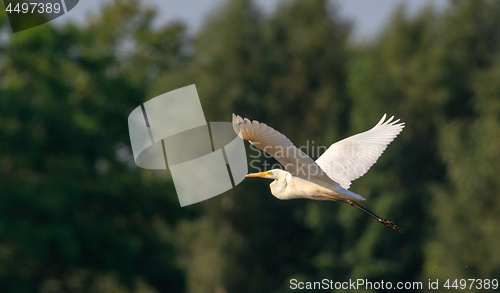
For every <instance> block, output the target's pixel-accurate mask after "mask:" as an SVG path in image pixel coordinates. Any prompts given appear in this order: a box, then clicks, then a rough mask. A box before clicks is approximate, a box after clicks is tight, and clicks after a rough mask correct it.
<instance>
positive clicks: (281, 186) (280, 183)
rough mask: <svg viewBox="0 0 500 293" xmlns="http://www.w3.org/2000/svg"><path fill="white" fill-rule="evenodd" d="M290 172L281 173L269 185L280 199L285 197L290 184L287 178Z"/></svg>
mask: <svg viewBox="0 0 500 293" xmlns="http://www.w3.org/2000/svg"><path fill="white" fill-rule="evenodd" d="M289 174H290V173H288V172H283V175H280V176H279V177H278V178H277V179H275V180H274V181H273V182H271V184H270V185H269V186H270V187H271V193H272V194H273V195H274V196H275V197H277V198H279V199H284V198H283V197H284V193H285V189H286V187H287V185H288V182H287V178H288V175H289Z"/></svg>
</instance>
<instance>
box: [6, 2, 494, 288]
mask: <svg viewBox="0 0 500 293" xmlns="http://www.w3.org/2000/svg"><path fill="white" fill-rule="evenodd" d="M0 10H1V11H2V12H1V13H0V36H1V37H0V292H2V293H3V292H8V293H10V292H16V293H18V292H106V293H115V292H116V293H118V292H119V293H121V292H141V293H146V292H147V293H149V292H276V293H278V292H289V291H292V290H290V289H289V282H290V279H291V278H296V279H299V280H302V281H321V279H323V278H328V279H332V280H334V281H346V280H349V279H369V280H370V281H373V282H375V281H380V280H384V281H385V282H388V281H391V282H399V281H403V282H406V281H410V282H413V281H422V282H423V284H424V290H423V291H426V289H427V288H428V287H427V283H428V280H429V279H432V280H435V279H439V280H440V283H441V284H443V283H444V281H445V280H446V279H453V280H454V279H461V278H465V279H467V278H481V279H486V278H489V279H493V278H497V279H499V278H500V248H499V245H498V244H499V243H500V199H499V197H498V194H499V193H500V181H499V180H498V178H499V175H498V174H500V98H499V97H500V60H499V57H500V2H498V1H494V0H454V1H451V2H450V4H449V6H448V7H447V8H446V9H444V10H442V11H436V10H435V9H433V8H432V7H427V8H425V9H423V10H422V11H420V12H419V13H418V14H417V15H416V16H414V17H409V16H408V15H407V13H406V10H405V9H404V7H402V8H401V9H399V10H398V11H397V12H396V13H395V14H394V15H393V16H392V19H391V21H390V22H389V23H388V25H387V26H386V27H385V28H384V30H383V31H382V32H381V33H380V34H379V35H378V36H376V37H374V38H373V39H372V40H369V41H368V40H366V41H363V42H359V41H358V42H356V41H353V40H352V38H350V36H351V26H352V24H351V23H350V21H349V20H348V19H343V18H342V17H340V15H339V14H338V12H337V6H336V5H335V3H332V2H329V1H326V0H311V1H299V0H294V1H283V3H282V4H281V5H280V6H279V7H278V8H277V9H276V11H275V12H274V13H272V14H271V15H265V14H263V13H262V12H261V11H259V10H258V9H257V7H256V6H255V4H254V3H253V2H252V1H250V0H232V1H228V2H227V3H225V4H224V5H223V6H221V7H219V8H218V9H217V10H216V11H213V13H212V14H211V15H210V16H209V17H208V18H207V20H206V22H205V24H204V26H203V28H202V29H201V30H200V31H199V32H198V33H196V35H189V34H187V32H186V28H185V26H184V25H183V24H181V23H170V24H166V25H163V26H153V25H152V21H153V20H154V17H155V13H154V10H152V9H151V8H147V7H146V6H145V5H143V3H141V2H140V1H135V0H123V1H119V0H117V1H114V2H111V3H109V4H106V5H103V6H102V9H101V11H100V12H99V14H97V15H93V16H90V17H89V18H88V19H87V22H86V23H85V24H84V25H75V24H69V25H65V26H63V27H54V26H51V25H50V24H46V25H42V26H39V27H36V28H33V29H30V30H27V31H24V32H20V33H17V34H14V35H12V34H11V33H10V31H9V25H8V21H7V16H6V13H5V12H4V11H5V9H3V7H2V9H0ZM193 83H194V84H196V86H197V89H198V92H199V95H200V98H201V100H202V105H203V108H204V111H205V115H206V118H207V120H208V121H229V120H230V117H231V113H233V112H234V113H238V114H240V115H242V116H244V117H249V118H251V119H256V120H260V121H263V122H266V123H267V124H269V125H272V126H273V127H275V128H276V129H278V130H280V131H281V132H282V133H284V134H285V135H287V136H288V137H289V138H290V139H291V140H292V141H294V142H295V144H296V145H305V144H306V141H307V140H309V141H311V140H314V143H315V145H316V146H321V145H324V146H328V145H330V144H331V143H333V142H335V141H337V140H339V139H342V138H344V137H346V136H349V135H352V134H354V133H357V132H361V131H364V130H367V129H369V128H371V127H372V126H373V125H374V124H375V123H376V122H377V121H378V119H380V117H381V116H382V115H383V114H384V113H388V114H391V115H392V114H394V115H395V116H396V117H397V118H401V120H402V121H404V122H406V128H405V129H404V131H403V132H402V133H401V135H400V136H399V137H398V138H397V139H396V140H395V142H393V143H392V144H391V145H390V146H389V147H388V149H387V151H386V153H385V154H384V155H383V156H382V157H381V158H380V160H379V161H378V162H377V164H375V165H374V166H373V167H372V169H371V170H370V172H369V173H368V174H367V175H365V176H364V177H362V178H360V179H358V180H356V181H355V182H354V183H353V184H352V186H351V190H353V191H354V192H356V193H359V194H361V195H363V196H364V197H366V198H367V199H368V201H367V202H366V203H365V206H366V207H367V208H368V209H370V210H372V211H374V212H375V213H377V214H379V215H381V216H382V217H384V218H388V219H391V220H394V221H395V222H396V223H397V224H398V225H399V226H400V227H402V228H403V229H404V230H405V231H406V232H405V233H404V234H402V235H400V234H398V233H396V232H394V231H391V230H390V229H387V228H386V227H384V226H383V225H380V224H379V223H377V222H376V221H373V219H371V218H370V217H368V216H367V215H366V214H363V213H361V212H359V211H358V210H356V209H353V208H351V207H349V206H347V205H342V204H338V203H325V202H315V201H307V200H292V201H279V200H277V199H276V198H274V197H272V196H271V195H270V192H269V187H268V183H269V182H265V181H264V180H261V181H259V180H245V181H244V182H243V183H241V184H240V185H238V186H237V187H236V188H234V189H232V190H231V191H228V192H226V193H225V194H223V195H220V196H218V197H215V198H213V199H210V200H208V201H205V202H203V203H200V204H196V205H193V206H189V207H185V208H180V206H179V204H178V200H177V196H176V193H175V188H174V185H173V183H172V181H171V178H170V175H169V172H168V171H166V172H165V171H164V172H156V171H152V170H143V169H139V168H137V167H136V166H135V164H134V162H133V158H132V156H131V151H130V147H129V145H130V143H129V138H128V129H127V117H128V115H129V113H130V112H131V111H132V110H133V109H134V108H135V107H137V105H139V104H141V103H143V102H144V101H146V100H148V99H151V98H153V97H155V96H157V95H159V94H162V93H164V92H166V91H170V90H173V89H176V88H179V87H182V86H186V85H189V84H193ZM251 152H252V151H251V150H249V151H248V153H249V154H251ZM312 155H313V156H314V157H317V156H318V154H312ZM441 289H442V290H443V291H446V290H447V289H443V288H442V286H441ZM428 291H430V290H428ZM433 291H435V290H433ZM470 291H475V290H474V289H473V290H470ZM477 291H481V292H482V290H477Z"/></svg>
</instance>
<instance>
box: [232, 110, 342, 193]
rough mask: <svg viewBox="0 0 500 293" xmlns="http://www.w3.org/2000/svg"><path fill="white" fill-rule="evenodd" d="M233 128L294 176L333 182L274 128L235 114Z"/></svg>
mask: <svg viewBox="0 0 500 293" xmlns="http://www.w3.org/2000/svg"><path fill="white" fill-rule="evenodd" d="M233 128H234V131H235V132H236V134H238V136H239V137H241V138H242V139H245V140H248V141H249V142H250V143H251V144H253V145H254V146H256V147H257V148H259V149H261V150H263V151H265V152H266V153H268V154H269V155H271V156H273V157H274V158H275V159H276V160H278V162H280V163H281V165H283V167H285V169H286V170H287V171H288V172H290V173H291V174H292V175H294V176H298V177H301V178H304V179H306V180H311V179H313V178H317V179H320V180H323V181H325V182H328V183H332V182H333V180H332V179H331V178H330V177H328V175H327V174H325V173H324V172H322V170H321V168H320V167H319V166H318V164H316V162H314V160H313V159H311V158H310V157H309V156H308V155H306V154H305V153H304V152H302V151H301V150H300V149H298V148H297V147H296V146H295V145H294V144H293V143H292V142H291V141H290V139H288V137H286V136H284V135H283V134H281V133H280V132H278V131H276V130H274V129H273V128H272V127H269V126H267V125H266V124H264V123H259V122H258V121H255V120H254V121H253V122H251V121H250V120H248V119H247V118H245V119H243V118H241V117H240V116H236V115H234V114H233ZM333 183H335V184H337V183H336V182H333ZM337 185H338V184H337Z"/></svg>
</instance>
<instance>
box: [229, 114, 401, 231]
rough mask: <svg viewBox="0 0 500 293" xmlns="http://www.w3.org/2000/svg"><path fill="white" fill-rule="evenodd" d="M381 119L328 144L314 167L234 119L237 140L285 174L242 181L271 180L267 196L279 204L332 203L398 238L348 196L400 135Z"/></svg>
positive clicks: (279, 137)
mask: <svg viewBox="0 0 500 293" xmlns="http://www.w3.org/2000/svg"><path fill="white" fill-rule="evenodd" d="M385 118H386V115H385V114H384V116H383V117H382V119H380V121H379V122H378V123H377V125H375V126H374V127H373V128H372V129H370V130H368V131H365V132H362V133H359V134H356V135H353V136H351V137H348V138H346V139H343V140H341V141H339V142H337V143H334V144H332V145H331V146H330V147H329V148H328V149H327V150H326V151H325V152H324V153H323V155H321V156H320V157H319V158H318V159H317V160H316V162H315V161H314V160H313V159H311V158H310V157H309V156H308V155H306V154H305V153H304V152H302V151H301V150H300V149H299V148H297V147H296V146H294V145H293V143H292V142H291V141H290V140H289V139H288V138H287V137H286V136H284V135H283V134H281V133H280V132H278V131H276V130H274V129H273V128H272V127H269V126H267V125H266V124H264V123H259V122H258V121H255V120H254V121H253V122H251V121H250V120H248V119H247V118H245V119H243V118H241V117H240V116H236V115H234V114H233V128H234V131H235V132H236V134H238V136H239V137H241V138H242V139H245V140H248V141H249V142H250V143H251V144H253V145H254V146H256V147H257V148H259V149H261V150H263V151H265V152H266V153H268V154H269V155H271V156H273V157H274V158H275V159H276V160H278V162H280V163H281V164H282V165H283V166H284V167H285V169H286V171H285V170H281V169H273V170H270V171H265V172H259V173H252V174H248V175H246V177H262V178H269V179H274V181H273V182H272V183H271V185H270V186H271V193H272V194H273V195H274V196H275V197H277V198H279V199H282V200H287V199H293V198H308V199H314V200H332V201H341V202H344V203H347V204H349V205H351V206H353V207H356V208H358V209H360V210H362V211H364V212H365V213H367V214H369V215H370V216H372V217H373V218H375V219H377V220H378V221H379V222H381V223H382V224H384V225H386V226H387V227H389V228H392V229H394V230H396V231H399V232H401V233H402V232H403V230H402V229H401V228H399V227H398V226H396V224H394V222H392V221H388V220H385V219H382V218H380V217H379V216H377V215H375V214H374V213H372V212H370V211H369V210H367V209H365V208H363V207H362V206H360V205H359V204H358V203H356V202H354V200H365V199H364V198H363V197H361V196H360V195H358V194H356V193H354V192H351V191H349V190H348V189H349V186H350V185H351V181H352V180H354V179H357V178H359V177H361V176H362V175H363V174H365V173H366V172H367V171H368V169H369V168H370V167H371V166H372V165H373V164H374V163H375V162H376V161H377V159H378V158H379V157H380V155H381V154H382V153H383V152H384V150H385V149H386V147H387V145H388V144H389V143H390V142H391V141H393V140H394V138H395V137H396V136H397V135H398V134H399V133H400V132H401V131H402V130H403V128H404V123H398V122H399V119H398V120H395V121H392V120H393V118H394V116H392V117H391V118H389V119H388V120H386V121H385Z"/></svg>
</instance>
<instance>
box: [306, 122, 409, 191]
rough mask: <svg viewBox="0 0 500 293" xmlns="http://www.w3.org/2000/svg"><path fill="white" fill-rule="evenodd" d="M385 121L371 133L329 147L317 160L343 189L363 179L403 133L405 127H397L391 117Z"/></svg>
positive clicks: (378, 124)
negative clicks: (356, 180)
mask: <svg viewBox="0 0 500 293" xmlns="http://www.w3.org/2000/svg"><path fill="white" fill-rule="evenodd" d="M385 117H386V115H385V114H384V117H382V119H381V120H380V121H379V122H378V123H377V125H375V126H374V127H373V128H372V129H370V130H368V131H365V132H362V133H359V134H356V135H353V136H351V137H348V138H346V139H343V140H341V141H339V142H336V143H334V144H332V145H331V146H330V147H329V148H328V149H327V150H326V151H325V152H324V153H323V155H321V156H320V157H319V158H318V159H317V160H316V163H317V164H318V165H319V166H320V167H321V169H323V171H325V172H326V173H327V174H328V176H330V178H332V179H333V180H335V181H336V182H338V183H339V184H340V186H341V187H342V188H344V189H348V188H349V186H350V185H351V181H352V180H355V179H358V178H359V177H361V176H363V175H364V174H365V173H366V172H367V171H368V169H370V167H371V166H372V165H373V164H375V162H376V161H377V159H378V158H379V157H380V155H382V153H383V152H384V150H385V149H386V148H387V145H389V143H390V142H391V141H393V140H394V138H395V137H396V136H397V135H398V134H399V133H400V132H401V131H402V130H403V128H404V123H398V122H399V119H398V120H396V121H392V119H393V118H394V116H392V117H391V118H389V119H388V120H387V121H385V122H384V120H385ZM391 121H392V122H391ZM396 123H398V124H396Z"/></svg>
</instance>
